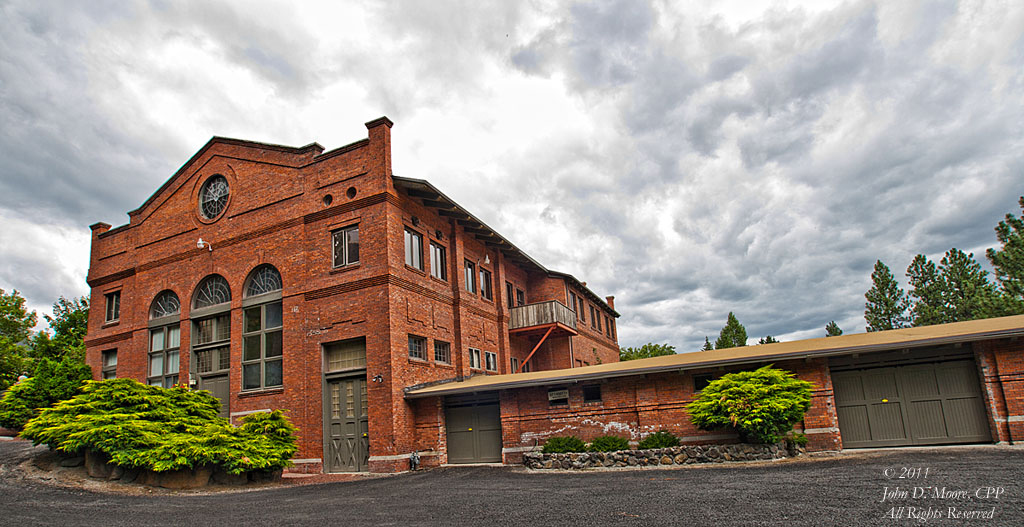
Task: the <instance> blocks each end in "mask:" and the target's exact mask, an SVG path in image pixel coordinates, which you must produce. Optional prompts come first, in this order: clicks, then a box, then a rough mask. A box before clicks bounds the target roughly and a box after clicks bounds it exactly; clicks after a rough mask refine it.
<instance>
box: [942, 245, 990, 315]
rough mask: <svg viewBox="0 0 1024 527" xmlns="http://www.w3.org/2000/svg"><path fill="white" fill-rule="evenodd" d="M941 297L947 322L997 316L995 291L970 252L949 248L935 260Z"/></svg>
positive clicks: (986, 272) (986, 273)
mask: <svg viewBox="0 0 1024 527" xmlns="http://www.w3.org/2000/svg"><path fill="white" fill-rule="evenodd" d="M939 277H940V279H941V280H940V283H941V284H942V299H943V303H944V304H945V307H946V318H947V320H948V321H949V322H957V321H962V320H974V319H978V318H989V317H992V316H998V315H999V314H1000V311H1002V307H1001V303H1000V302H999V292H998V291H997V290H996V287H995V285H993V284H992V282H989V280H988V271H985V270H984V269H982V268H981V264H979V263H978V262H977V261H976V260H975V259H974V255H973V254H965V253H964V252H963V251H961V250H959V249H956V248H953V249H950V250H949V251H947V252H946V255H945V256H943V257H942V260H941V261H940V262H939Z"/></svg>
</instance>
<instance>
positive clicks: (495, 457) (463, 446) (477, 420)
mask: <svg viewBox="0 0 1024 527" xmlns="http://www.w3.org/2000/svg"><path fill="white" fill-rule="evenodd" d="M445 425H446V427H447V430H448V462H449V463H500V462H501V410H500V407H499V405H498V398H497V394H488V395H484V396H472V397H459V398H449V399H448V400H447V401H446V402H445Z"/></svg>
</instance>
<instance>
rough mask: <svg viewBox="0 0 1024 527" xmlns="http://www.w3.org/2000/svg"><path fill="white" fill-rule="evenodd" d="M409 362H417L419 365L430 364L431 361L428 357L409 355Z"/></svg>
mask: <svg viewBox="0 0 1024 527" xmlns="http://www.w3.org/2000/svg"><path fill="white" fill-rule="evenodd" d="M409 364H416V365H419V366H430V362H429V361H427V359H417V358H416V357H409Z"/></svg>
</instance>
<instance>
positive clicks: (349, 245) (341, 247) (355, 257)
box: [331, 225, 359, 267]
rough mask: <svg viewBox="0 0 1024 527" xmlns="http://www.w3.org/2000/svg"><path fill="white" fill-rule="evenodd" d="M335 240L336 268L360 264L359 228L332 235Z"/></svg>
mask: <svg viewBox="0 0 1024 527" xmlns="http://www.w3.org/2000/svg"><path fill="white" fill-rule="evenodd" d="M331 237H332V238H333V240H334V267H344V266H346V265H352V264H356V263H359V226H358V225H356V226H353V227H348V228H345V229H341V230H337V231H334V232H333V233H331Z"/></svg>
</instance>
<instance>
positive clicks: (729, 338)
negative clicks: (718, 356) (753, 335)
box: [715, 311, 747, 350]
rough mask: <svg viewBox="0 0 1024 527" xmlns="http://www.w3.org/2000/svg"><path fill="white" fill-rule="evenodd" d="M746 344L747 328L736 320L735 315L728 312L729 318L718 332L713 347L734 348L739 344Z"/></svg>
mask: <svg viewBox="0 0 1024 527" xmlns="http://www.w3.org/2000/svg"><path fill="white" fill-rule="evenodd" d="M746 345H747V328H745V327H743V324H740V321H739V320H736V316H735V315H733V314H732V311H730V312H729V318H728V320H727V321H726V323H725V327H723V328H722V331H721V332H720V333H719V334H718V340H716V341H715V349H718V350H720V349H725V348H736V347H739V346H746Z"/></svg>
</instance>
